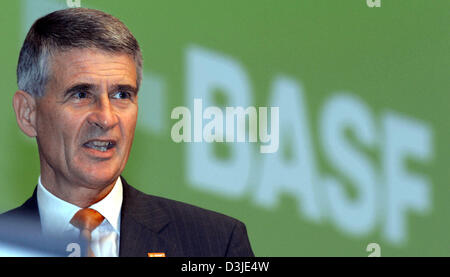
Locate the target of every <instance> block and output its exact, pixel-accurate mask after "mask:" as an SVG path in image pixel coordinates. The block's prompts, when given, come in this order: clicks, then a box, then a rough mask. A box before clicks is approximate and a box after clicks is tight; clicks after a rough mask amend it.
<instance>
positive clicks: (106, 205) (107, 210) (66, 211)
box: [37, 177, 123, 257]
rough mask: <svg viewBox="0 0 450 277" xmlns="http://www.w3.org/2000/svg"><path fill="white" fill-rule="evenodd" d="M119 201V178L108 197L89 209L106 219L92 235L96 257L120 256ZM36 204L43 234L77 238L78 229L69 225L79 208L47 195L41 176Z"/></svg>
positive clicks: (120, 194)
mask: <svg viewBox="0 0 450 277" xmlns="http://www.w3.org/2000/svg"><path fill="white" fill-rule="evenodd" d="M122 199H123V188H122V181H121V180H120V177H119V178H117V181H116V183H115V184H114V187H113V189H112V190H111V191H110V192H109V194H108V195H107V196H106V197H105V198H103V199H102V200H100V201H99V202H97V203H95V204H93V205H91V206H90V207H89V208H91V209H94V210H96V211H97V212H99V213H100V214H101V215H103V216H104V217H105V219H104V220H103V222H102V223H101V224H100V225H99V226H98V227H97V228H95V229H94V230H93V231H92V234H91V236H92V240H91V249H92V252H93V253H94V254H95V256H96V257H118V256H119V241H120V210H121V208H122ZM37 201H38V207H39V215H40V218H41V226H42V232H43V234H44V235H50V236H61V235H68V236H70V235H74V236H77V237H78V236H79V234H80V230H79V229H78V228H76V227H75V226H73V225H72V224H70V220H71V219H72V217H73V216H74V215H75V213H77V212H78V211H79V210H80V209H81V208H80V207H78V206H76V205H73V204H71V203H69V202H66V201H64V200H62V199H60V198H58V197H56V196H55V195H53V194H52V193H50V192H49V191H48V190H47V189H46V188H45V187H44V186H43V185H42V183H41V177H39V183H38V187H37Z"/></svg>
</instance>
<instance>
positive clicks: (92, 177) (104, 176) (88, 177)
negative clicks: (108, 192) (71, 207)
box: [83, 170, 120, 188]
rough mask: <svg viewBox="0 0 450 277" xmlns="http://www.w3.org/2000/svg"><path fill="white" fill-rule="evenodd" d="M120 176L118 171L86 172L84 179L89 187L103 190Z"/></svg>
mask: <svg viewBox="0 0 450 277" xmlns="http://www.w3.org/2000/svg"><path fill="white" fill-rule="evenodd" d="M119 176H120V173H119V172H118V171H114V172H111V171H108V170H99V171H90V172H86V173H85V174H83V179H84V180H85V183H87V184H88V185H89V186H93V187H95V188H101V187H106V186H108V185H110V184H112V183H113V182H115V181H116V179H117V178H118V177H119Z"/></svg>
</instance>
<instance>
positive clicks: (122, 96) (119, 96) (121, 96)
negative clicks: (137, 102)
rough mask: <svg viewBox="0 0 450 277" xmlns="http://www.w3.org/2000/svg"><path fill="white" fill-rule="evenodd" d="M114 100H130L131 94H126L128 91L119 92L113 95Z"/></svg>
mask: <svg viewBox="0 0 450 277" xmlns="http://www.w3.org/2000/svg"><path fill="white" fill-rule="evenodd" d="M112 98H114V99H130V98H131V93H129V92H126V91H118V92H115V93H113V95H112Z"/></svg>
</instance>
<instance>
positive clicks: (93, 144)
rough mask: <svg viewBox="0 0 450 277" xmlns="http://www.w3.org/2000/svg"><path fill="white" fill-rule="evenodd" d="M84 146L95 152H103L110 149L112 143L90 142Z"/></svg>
mask: <svg viewBox="0 0 450 277" xmlns="http://www.w3.org/2000/svg"><path fill="white" fill-rule="evenodd" d="M85 146H87V147H89V148H92V149H95V150H98V151H102V152H105V151H106V150H108V149H109V148H112V146H113V143H111V142H109V141H90V142H88V143H86V144H85Z"/></svg>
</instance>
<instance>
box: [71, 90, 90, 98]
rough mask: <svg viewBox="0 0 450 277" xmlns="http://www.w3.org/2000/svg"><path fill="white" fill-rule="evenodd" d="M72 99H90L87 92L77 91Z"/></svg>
mask: <svg viewBox="0 0 450 277" xmlns="http://www.w3.org/2000/svg"><path fill="white" fill-rule="evenodd" d="M72 97H74V98H76V99H85V98H88V93H87V92H86V91H77V92H75V93H74V94H73V95H72Z"/></svg>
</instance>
